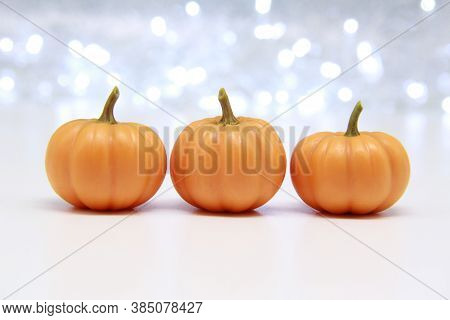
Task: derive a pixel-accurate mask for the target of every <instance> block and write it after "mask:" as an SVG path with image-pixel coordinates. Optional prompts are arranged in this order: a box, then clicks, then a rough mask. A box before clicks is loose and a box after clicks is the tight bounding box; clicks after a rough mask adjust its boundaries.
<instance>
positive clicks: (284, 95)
mask: <svg viewBox="0 0 450 320" xmlns="http://www.w3.org/2000/svg"><path fill="white" fill-rule="evenodd" d="M275 99H276V100H277V102H278V103H280V104H285V103H286V102H288V100H289V93H288V92H287V91H286V90H278V91H277V92H276V93H275Z"/></svg>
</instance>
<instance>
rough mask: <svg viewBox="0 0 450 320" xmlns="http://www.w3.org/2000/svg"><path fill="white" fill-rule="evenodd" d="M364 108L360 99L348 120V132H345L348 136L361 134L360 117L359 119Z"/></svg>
mask: <svg viewBox="0 0 450 320" xmlns="http://www.w3.org/2000/svg"><path fill="white" fill-rule="evenodd" d="M362 110H363V107H362V105H361V101H358V103H357V104H356V106H355V108H354V109H353V112H352V115H351V116H350V119H349V120H348V126H347V132H345V136H346V137H356V136H359V131H358V119H359V115H360V114H361V111H362Z"/></svg>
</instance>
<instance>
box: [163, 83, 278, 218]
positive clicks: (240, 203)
mask: <svg viewBox="0 0 450 320" xmlns="http://www.w3.org/2000/svg"><path fill="white" fill-rule="evenodd" d="M219 101H220V104H221V106H222V113H223V114H222V117H214V118H207V119H203V120H199V121H195V122H193V123H191V124H190V125H188V126H187V127H186V128H185V129H184V130H183V131H182V132H181V134H180V135H179V137H178V139H177V141H176V143H175V145H174V147H173V150H172V154H171V158H170V174H171V177H172V181H173V184H174V186H175V188H176V190H177V192H178V193H179V194H180V196H181V197H182V198H183V199H184V200H185V201H186V202H188V203H190V204H191V205H193V206H195V207H198V208H201V209H205V210H208V211H222V212H225V211H228V212H241V211H247V210H252V209H255V208H257V207H260V206H262V205H263V204H264V203H266V202H267V201H269V199H270V198H272V196H273V195H274V194H275V193H276V192H277V191H278V189H279V188H280V186H281V183H282V182H283V179H284V175H285V171H286V155H285V152H284V148H283V145H282V143H281V141H280V138H279V137H278V135H277V133H276V132H275V129H274V128H273V127H272V126H270V125H269V124H268V123H267V122H265V121H263V120H261V119H254V118H246V117H238V118H236V117H235V116H234V115H233V111H232V109H231V106H230V102H229V100H228V96H227V94H226V92H225V90H224V89H223V88H222V89H220V91H219Z"/></svg>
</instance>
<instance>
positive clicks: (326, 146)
mask: <svg viewBox="0 0 450 320" xmlns="http://www.w3.org/2000/svg"><path fill="white" fill-rule="evenodd" d="M361 111H362V106H361V102H358V103H357V104H356V106H355V108H354V110H353V113H352V115H351V117H350V120H349V123H348V128H347V132H346V133H345V134H344V133H343V132H336V133H332V132H319V133H316V134H313V135H311V136H308V137H306V138H304V139H303V140H302V141H300V142H299V143H298V144H297V146H296V148H295V150H294V153H293V155H292V158H291V177H292V183H293V184H294V187H295V190H296V191H297V193H298V195H299V196H300V197H301V198H302V199H303V201H304V202H306V204H308V205H309V206H310V207H312V208H314V209H316V210H319V211H327V212H330V213H336V214H340V213H354V214H367V213H375V212H379V211H383V210H385V209H387V208H389V207H391V206H392V205H393V204H394V203H395V202H396V201H397V200H398V199H399V198H400V197H401V196H402V194H403V192H404V191H405V189H406V186H407V185H408V180H409V171H410V168H409V159H408V154H407V153H406V151H405V149H404V148H403V146H402V144H401V143H400V142H399V141H398V140H397V139H395V138H394V137H392V136H390V135H388V134H386V133H383V132H361V133H360V132H359V131H358V118H359V115H360V113H361Z"/></svg>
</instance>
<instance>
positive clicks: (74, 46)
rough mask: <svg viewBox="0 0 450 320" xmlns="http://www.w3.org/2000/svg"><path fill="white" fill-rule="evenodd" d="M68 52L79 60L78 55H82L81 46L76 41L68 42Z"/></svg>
mask: <svg viewBox="0 0 450 320" xmlns="http://www.w3.org/2000/svg"><path fill="white" fill-rule="evenodd" d="M69 48H70V49H69V52H70V53H71V54H72V55H73V56H74V57H77V58H80V54H83V48H84V47H83V44H82V43H81V42H80V41H78V40H71V41H70V42H69Z"/></svg>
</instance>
